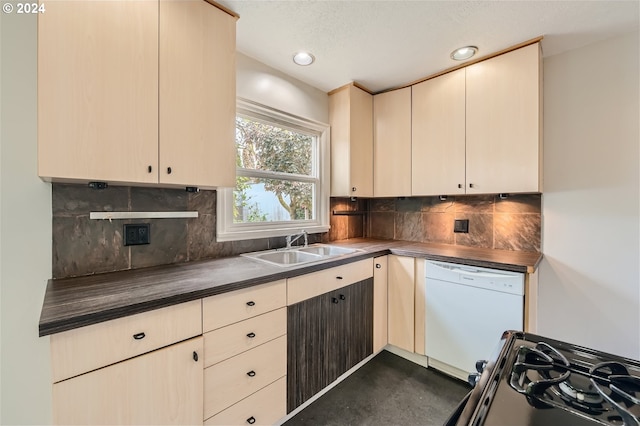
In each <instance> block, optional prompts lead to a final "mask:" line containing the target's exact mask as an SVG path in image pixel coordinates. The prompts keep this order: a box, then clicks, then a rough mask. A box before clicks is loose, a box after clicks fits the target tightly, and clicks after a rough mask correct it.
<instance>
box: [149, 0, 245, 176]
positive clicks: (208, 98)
mask: <svg viewBox="0 0 640 426" xmlns="http://www.w3.org/2000/svg"><path fill="white" fill-rule="evenodd" d="M235 51H236V18H235V17H233V16H231V15H229V14H227V13H225V12H223V11H221V10H220V9H218V8H216V7H214V6H212V5H211V4H209V3H207V2H206V1H204V0H189V1H175V0H173V1H165V0H162V1H160V171H159V173H160V177H159V180H160V183H169V184H178V185H193V186H203V187H214V186H226V187H235V185H236V182H235V177H236V175H235V173H236V146H235V115H236V67H235V63H236V57H235Z"/></svg>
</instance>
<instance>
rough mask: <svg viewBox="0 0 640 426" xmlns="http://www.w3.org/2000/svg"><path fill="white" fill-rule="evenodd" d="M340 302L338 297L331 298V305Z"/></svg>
mask: <svg viewBox="0 0 640 426" xmlns="http://www.w3.org/2000/svg"><path fill="white" fill-rule="evenodd" d="M339 302H340V301H339V300H338V298H337V297H332V298H331V303H339Z"/></svg>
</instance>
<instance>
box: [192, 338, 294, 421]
mask: <svg viewBox="0 0 640 426" xmlns="http://www.w3.org/2000/svg"><path fill="white" fill-rule="evenodd" d="M286 375H287V336H281V337H278V338H277V339H274V340H272V341H270V342H267V343H265V344H264V345H261V346H258V347H257V348H254V349H251V350H250V351H247V352H244V353H241V354H240V355H237V356H234V357H233V358H229V359H228V360H226V361H223V362H220V363H218V364H216V365H213V366H211V367H209V368H206V369H205V370H204V418H205V419H206V418H209V417H211V416H213V415H215V414H218V413H219V412H221V411H222V410H224V409H225V408H228V407H230V406H231V405H233V404H235V403H236V402H238V401H240V400H242V399H244V398H246V397H248V396H249V395H251V394H253V393H255V392H256V391H258V390H260V389H262V388H263V387H265V386H267V385H268V384H270V383H273V382H275V381H276V380H278V379H279V378H281V377H284V376H286Z"/></svg>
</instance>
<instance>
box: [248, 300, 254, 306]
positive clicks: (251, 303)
mask: <svg viewBox="0 0 640 426" xmlns="http://www.w3.org/2000/svg"><path fill="white" fill-rule="evenodd" d="M247 306H256V302H254V301H253V300H251V301H249V302H247Z"/></svg>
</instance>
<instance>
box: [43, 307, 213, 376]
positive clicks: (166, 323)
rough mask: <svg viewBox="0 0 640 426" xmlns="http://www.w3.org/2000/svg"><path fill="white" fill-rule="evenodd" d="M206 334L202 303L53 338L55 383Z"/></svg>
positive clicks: (172, 308) (53, 373)
mask: <svg viewBox="0 0 640 426" xmlns="http://www.w3.org/2000/svg"><path fill="white" fill-rule="evenodd" d="M200 334H202V307H201V301H200V300H194V301H191V302H187V303H181V304H179V305H173V306H168V307H166V308H162V309H156V310H154V311H149V312H144V313H141V314H136V315H131V316H128V317H123V318H118V319H115V320H111V321H105V322H102V323H99V324H93V325H88V326H86V327H81V328H76V329H74V330H69V331H65V332H62V333H57V334H53V335H52V336H51V362H52V366H51V369H52V376H53V382H54V383H55V382H59V381H60V380H64V379H68V378H69V377H73V376H77V375H79V374H82V373H86V372H87V371H91V370H95V369H97V368H101V367H104V366H107V365H110V364H113V363H116V362H118V361H122V360H125V359H128V358H131V357H134V356H136V355H140V354H143V353H145V352H149V351H152V350H155V349H158V348H162V347H164V346H168V345H170V344H172V343H175V342H180V341H182V340H186V339H188V338H191V337H194V336H198V335H200Z"/></svg>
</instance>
